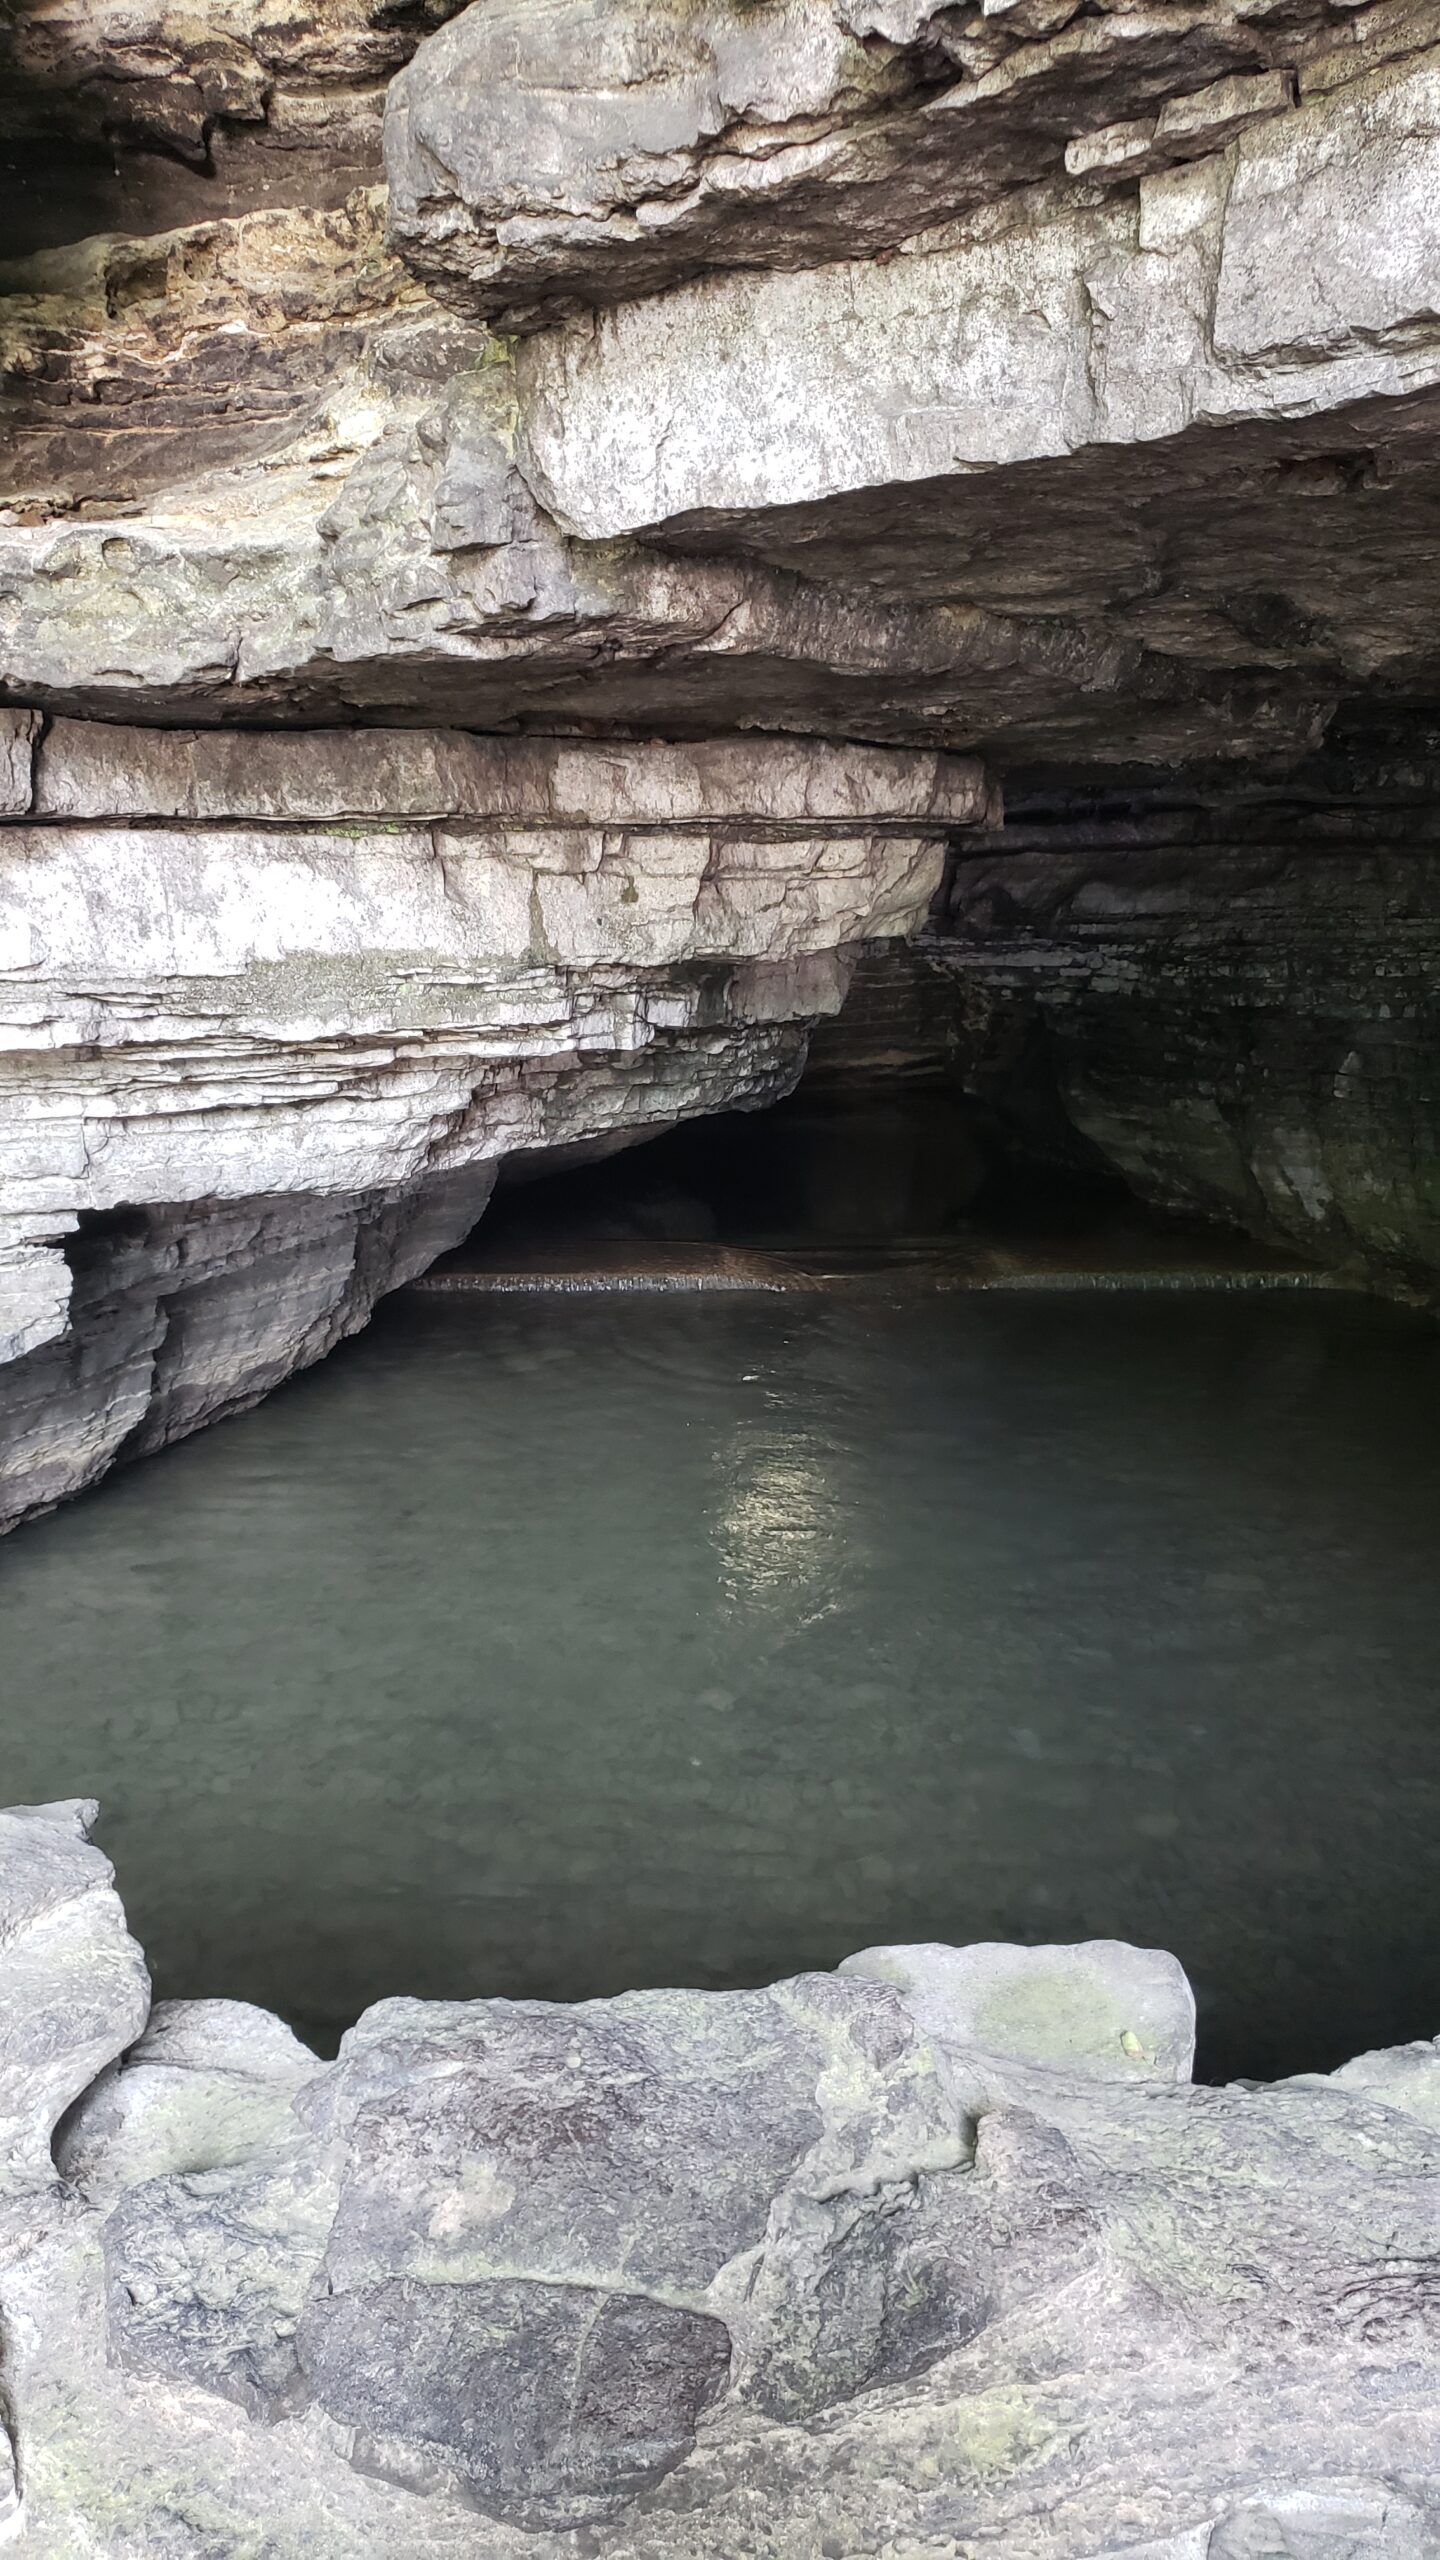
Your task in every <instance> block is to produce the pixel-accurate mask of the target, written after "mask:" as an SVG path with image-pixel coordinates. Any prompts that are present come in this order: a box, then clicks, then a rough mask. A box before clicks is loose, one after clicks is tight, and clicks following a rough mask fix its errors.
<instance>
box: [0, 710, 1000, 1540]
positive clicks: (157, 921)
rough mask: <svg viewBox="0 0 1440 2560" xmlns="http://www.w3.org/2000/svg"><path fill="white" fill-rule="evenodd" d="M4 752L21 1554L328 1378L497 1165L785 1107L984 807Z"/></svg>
mask: <svg viewBox="0 0 1440 2560" xmlns="http://www.w3.org/2000/svg"><path fill="white" fill-rule="evenodd" d="M7 741H8V748H9V763H8V775H9V789H8V805H9V811H10V820H9V823H8V824H7V825H6V826H5V827H4V829H3V833H0V991H3V992H0V1011H3V1019H4V1043H5V1046H4V1066H3V1087H0V1090H3V1094H4V1107H3V1111H0V1199H3V1204H4V1220H3V1224H0V1256H3V1264H0V1267H3V1268H4V1270H5V1275H6V1284H7V1295H6V1315H7V1326H6V1335H5V1345H4V1347H5V1354H6V1358H7V1361H8V1365H7V1366H6V1367H4V1368H3V1369H0V1414H3V1417H4V1430H3V1438H0V1486H3V1492H0V1518H5V1519H13V1518H14V1517H15V1516H16V1515H17V1514H18V1513H20V1512H23V1511H24V1510H26V1509H29V1508H32V1507H34V1506H35V1505H37V1504H43V1503H46V1502H51V1501H53V1500H55V1499H56V1498H57V1497H58V1496H59V1495H60V1494H63V1493H66V1492H70V1491H73V1490H75V1489H76V1488H77V1487H78V1486H80V1485H82V1484H84V1483H86V1482H88V1481H89V1480H90V1479H91V1478H92V1477H93V1476H94V1475H95V1474H96V1473H98V1472H99V1471H100V1469H101V1468H102V1467H103V1466H104V1465H105V1464H106V1463H107V1461H108V1459H109V1458H111V1457H113V1456H114V1455H115V1454H116V1453H117V1452H118V1451H120V1450H121V1449H122V1448H123V1449H125V1450H126V1451H127V1452H130V1453H136V1452H138V1451H141V1450H144V1449H149V1448H154V1447H158V1446H160V1445H161V1444H162V1443H163V1442H164V1441H166V1440H169V1439H172V1438H174V1437H175V1436H176V1435H177V1433H179V1432H181V1431H184V1430H188V1429H192V1428H194V1426H195V1425H196V1424H197V1423H199V1422H202V1421H206V1420H209V1419H210V1418H212V1417H213V1416H214V1415H215V1414H217V1413H220V1412H224V1411H227V1410H230V1409H233V1407H234V1406H236V1405H237V1404H239V1403H243V1402H246V1401H249V1400H251V1399H253V1397H254V1396H256V1395H258V1394H260V1393H262V1392H264V1390H265V1389H266V1388H268V1387H270V1386H273V1385H274V1384H275V1383H276V1382H277V1380H278V1379H279V1378H281V1377H283V1376H285V1375H286V1374H288V1372H289V1371H290V1370H291V1369H293V1368H295V1367H298V1366H300V1365H302V1364H303V1363H304V1362H305V1361H307V1360H310V1359H315V1358H317V1357H319V1356H320V1354H321V1353H322V1352H324V1351H325V1350H328V1349H329V1348H330V1346H331V1345H332V1343H334V1342H335V1341H336V1340H338V1339H339V1338H340V1337H341V1336H342V1335H343V1334H344V1333H346V1332H349V1331H351V1330H353V1328H354V1327H355V1326H356V1325H357V1324H361V1323H363V1322H364V1320H365V1318H366V1316H367V1315H368V1314H369V1312H370V1309H371V1307H372V1305H373V1303H374V1301H375V1298H376V1297H377V1295H378V1294H379V1293H380V1292H381V1291H382V1290H384V1289H385V1288H387V1287H393V1286H394V1285H395V1284H396V1283H397V1282H398V1281H399V1280H402V1279H404V1278H406V1277H408V1276H410V1275H411V1274H412V1273H414V1272H416V1271H418V1270H422V1269H423V1268H424V1267H425V1265H426V1263H427V1262H429V1261H430V1260H432V1259H433V1258H434V1256H435V1255H436V1254H437V1253H439V1252H441V1251H443V1250H444V1249H445V1247H446V1246H448V1245H450V1244H453V1243H455V1242H456V1241H458V1239H459V1237H460V1236H461V1235H463V1234H464V1232H465V1231H466V1229H467V1228H468V1227H469V1226H471V1225H472V1224H473V1223H474V1220H475V1218H476V1217H477V1216H478V1214H479V1212H480V1209H481V1208H482V1207H483V1205H484V1202H485V1199H486V1197H487V1195H488V1191H489V1188H490V1185H491V1183H492V1182H493V1179H494V1174H495V1168H496V1165H497V1164H498V1163H499V1162H500V1161H501V1160H502V1159H503V1158H504V1157H505V1156H506V1155H508V1154H510V1153H512V1152H515V1151H533V1150H536V1149H544V1148H560V1147H573V1146H574V1145H576V1144H577V1143H579V1142H585V1143H588V1144H592V1145H593V1144H595V1143H597V1142H600V1141H605V1142H608V1143H623V1142H624V1141H625V1140H626V1139H628V1138H631V1137H634V1136H637V1135H642V1134H644V1133H645V1131H646V1130H649V1129H658V1128H663V1127H666V1126H668V1125H669V1124H670V1123H671V1122H672V1121H674V1120H676V1119H678V1118H681V1117H683V1116H685V1115H686V1114H687V1113H690V1112H694V1111H699V1110H706V1109H721V1108H733V1107H734V1106H735V1105H737V1104H741V1105H743V1104H754V1103H760V1102H764V1101H766V1100H769V1099H772V1098H774V1097H775V1096H777V1095H778V1094H780V1093H782V1092H784V1091H786V1090H788V1087H789V1085H790V1084H791V1083H792V1082H793V1080H794V1078H795V1076H796V1075H797V1074H798V1072H799V1069H800V1065H801V1063H802V1060H803V1056H804V1046H805V1034H806V1031H807V1028H808V1026H809V1024H810V1023H811V1022H812V1021H814V1020H815V1019H816V1018H818V1017H819V1016H821V1015H823V1014H826V1013H828V1012H833V1010H834V1009H835V1007H836V1006H837V1005H838V1003H839V1001H840V998H841V996H842V994H843V992H844V988H845V984H846V980H847V976H848V967H849V957H848V955H849V951H850V948H851V946H853V945H854V944H856V943H857V942H858V941H860V940H861V939H864V938H866V937H869V936H871V935H875V934H880V935H885V934H891V933H904V932H906V931H908V930H911V929H913V928H914V927H915V926H916V925H917V924H918V923H919V922H920V921H921V920H922V918H923V917H924V915H925V912H926V910H927V907H928V905H929V903H930V901H931V899H932V897H933V895H934V892H935V890H936V888H937V886H938V883H939V880H940V876H941V871H942V867H943V862H944V852H945V845H946V842H947V839H948V838H949V836H950V834H951V833H952V831H953V830H955V829H956V828H962V829H963V828H965V827H966V826H968V825H973V824H975V823H978V822H979V821H980V820H982V819H983V818H984V817H985V815H986V813H987V810H988V809H989V808H990V805H991V803H990V794H989V790H988V786H987V784H986V782H985V779H984V776H983V774H982V772H981V771H980V769H979V768H978V767H977V766H975V765H974V764H973V763H969V762H966V761H964V760H961V759H956V758H937V757H934V756H927V755H918V754H909V755H907V754H903V753H897V752H893V751H892V752H887V751H883V750H870V751H867V750H865V749H862V748H857V747H832V746H827V745H826V744H824V743H823V742H820V741H814V740H805V741H774V742H770V743H761V742H758V741H756V742H751V741H728V740H723V739H720V740H713V741H710V742H708V743H704V744H700V745H695V746H689V747H674V746H666V745H662V744H656V743H651V744H628V745H623V746H620V745H617V746H611V747H605V748H601V747H595V746H587V745H585V744H583V743H579V742H574V741H564V740H553V739H537V738H526V739H493V738H479V737H475V736H472V735H465V734H460V733H445V732H437V731H426V730H419V729H414V730H405V731H386V730H369V731H362V732H331V731H324V730H310V731H304V732H296V733H274V732H272V733H269V734H266V733H257V732H246V733H244V734H241V735H235V734H226V733H224V732H219V731H185V730H165V731H161V730H153V729H152V730H145V729H125V728H123V727H119V726H116V725H109V726H101V725H98V724H95V725H91V724H86V723H83V722H72V721H66V720H57V721H54V722H52V723H51V724H49V726H48V727H47V726H46V725H45V724H44V723H43V722H42V721H41V720H40V719H39V718H38V716H36V715H32V714H19V715H9V719H8V732H7ZM66 1238H70V1239H72V1241H71V1242H70V1243H69V1244H68V1246H67V1245H66V1243H65V1241H64V1240H65V1239H66Z"/></svg>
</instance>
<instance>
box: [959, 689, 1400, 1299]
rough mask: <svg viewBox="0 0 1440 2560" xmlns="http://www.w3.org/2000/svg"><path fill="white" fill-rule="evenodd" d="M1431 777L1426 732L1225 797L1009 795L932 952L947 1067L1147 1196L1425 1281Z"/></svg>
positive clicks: (1175, 793)
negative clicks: (1012, 799)
mask: <svg viewBox="0 0 1440 2560" xmlns="http://www.w3.org/2000/svg"><path fill="white" fill-rule="evenodd" d="M1437 787H1440V763H1437V759H1436V754H1435V743H1434V739H1433V736H1432V735H1431V734H1430V732H1429V731H1428V729H1426V728H1424V727H1420V728H1418V729H1417V728H1409V729H1401V728H1397V729H1396V730H1395V731H1394V732H1393V733H1392V734H1391V735H1390V736H1389V738H1388V739H1386V738H1384V737H1382V738H1381V739H1379V740H1378V741H1377V740H1376V739H1375V738H1373V737H1367V736H1365V735H1363V734H1361V735H1359V736H1354V737H1352V738H1351V739H1350V740H1348V741H1347V742H1346V744H1345V746H1344V748H1343V750H1340V749H1337V750H1336V751H1333V752H1332V753H1331V754H1330V755H1328V756H1327V757H1325V758H1319V759H1316V760H1314V761H1313V762H1312V763H1309V764H1306V765H1303V766H1301V767H1300V768H1299V769H1298V770H1297V771H1296V773H1295V774H1294V775H1293V777H1292V778H1291V779H1290V780H1289V781H1287V782H1284V783H1280V782H1276V783H1271V784H1268V785H1264V786H1261V785H1259V784H1256V785H1253V786H1252V787H1251V789H1250V791H1249V792H1248V793H1245V794H1243V795H1242V794H1235V795H1234V796H1232V795H1231V794H1230V793H1229V792H1227V791H1225V790H1223V789H1221V790H1215V789H1214V788H1213V787H1212V789H1211V790H1210V791H1208V792H1207V791H1206V790H1205V789H1204V788H1200V787H1191V788H1189V789H1187V788H1185V787H1184V786H1183V785H1170V786H1168V787H1167V786H1165V785H1163V784H1158V783H1157V784H1153V785H1152V786H1151V787H1149V788H1148V789H1139V790H1135V791H1133V792H1131V793H1129V794H1126V793H1124V792H1117V793H1114V794H1109V795H1106V794H1100V793H1093V794H1078V795H1077V794H1067V793H1066V792H1064V791H1063V790H1062V791H1057V792H1055V793H1053V794H1037V795H1036V797H1035V799H1034V800H1033V801H1032V802H1030V803H1028V804H1027V803H1024V802H1021V803H1020V805H1019V806H1018V807H1017V809H1016V812H1015V814H1014V816H1013V818H1012V821H1011V823H1010V825H1009V827H1008V828H1007V829H1006V831H1005V833H1004V834H1003V835H1002V836H1001V837H999V838H997V839H995V840H993V842H992V845H991V847H990V848H989V849H988V850H987V851H985V852H981V851H980V850H979V849H978V848H977V850H976V852H975V854H974V856H973V858H972V857H968V856H967V857H966V858H965V859H963V860H962V861H961V862H960V863H959V864H958V866H957V868H956V871H955V875H954V879H953V882H952V884H951V889H950V892H949V903H948V910H947V917H946V921H945V925H944V928H943V930H942V931H940V932H939V933H938V934H937V936H936V937H935V938H934V939H933V940H931V941H930V942H928V943H927V947H926V955H925V956H926V961H927V963H928V964H929V965H930V966H932V967H933V968H935V969H936V970H938V971H940V972H941V973H942V974H943V975H944V976H945V977H946V978H948V981H949V984H950V986H951V988H952V990H953V1012H952V1015H951V1023H952V1031H953V1037H954V1042H955V1047H954V1050H953V1053H952V1055H953V1060H954V1063H955V1065H956V1066H957V1068H958V1070H959V1072H960V1073H961V1074H962V1075H964V1076H966V1077H967V1079H968V1080H969V1081H970V1083H971V1084H972V1086H973V1088H974V1089H975V1090H977V1091H983V1092H984V1093H985V1094H986V1095H987V1096H988V1097H989V1098H990V1099H992V1100H994V1101H996V1102H997V1103H998V1104H999V1105H1000V1107H1001V1108H1002V1109H1008V1110H1009V1111H1011V1112H1012V1113H1013V1115H1014V1118H1015V1122H1016V1125H1017V1126H1019V1127H1024V1128H1027V1129H1029V1130H1030V1131H1032V1132H1033V1133H1035V1134H1036V1135H1037V1136H1040V1137H1044V1136H1045V1135H1046V1134H1047V1132H1050V1133H1053V1132H1054V1131H1055V1130H1056V1129H1058V1128H1059V1127H1060V1126H1061V1125H1062V1124H1063V1123H1064V1122H1068V1123H1069V1125H1070V1126H1071V1127H1072V1128H1073V1129H1074V1130H1077V1131H1078V1132H1079V1133H1080V1135H1081V1138H1082V1140H1083V1141H1085V1142H1086V1143H1087V1144H1088V1146H1089V1148H1090V1149H1091V1150H1092V1151H1093V1158H1094V1159H1096V1160H1099V1161H1102V1162H1104V1163H1107V1164H1109V1165H1110V1166H1112V1167H1113V1168H1114V1169H1115V1170H1116V1171H1118V1172H1120V1173H1121V1174H1123V1175H1124V1177H1125V1179H1126V1181H1127V1182H1128V1183H1130V1185H1131V1186H1132V1187H1133V1188H1134V1189H1135V1190H1136V1191H1137V1192H1139V1193H1140V1194H1141V1196H1142V1197H1144V1198H1147V1199H1150V1200H1154V1201H1157V1202H1159V1203H1160V1204H1161V1205H1163V1206H1166V1207H1172V1208H1181V1209H1185V1210H1189V1211H1198V1212H1199V1213H1200V1214H1201V1215H1203V1216H1207V1217H1212V1218H1216V1219H1219V1220H1222V1221H1226V1222H1228V1223H1230V1224H1233V1225H1236V1226H1240V1227H1245V1228H1248V1229H1249V1230H1250V1231H1251V1232H1252V1233H1253V1234H1256V1235H1260V1236H1263V1237H1265V1238H1267V1239H1268V1240H1269V1241H1271V1242H1274V1243H1279V1244H1283V1245H1287V1246H1290V1247H1292V1248H1297V1249H1298V1250H1299V1251H1300V1252H1302V1253H1304V1254H1308V1255H1310V1256H1311V1257H1313V1258H1314V1259H1315V1260H1316V1261H1319V1262H1326V1263H1329V1264H1331V1265H1338V1266H1341V1267H1344V1268H1346V1269H1348V1270H1349V1271H1351V1272H1352V1273H1354V1274H1356V1275H1357V1276H1360V1277H1367V1276H1368V1277H1370V1278H1372V1279H1375V1278H1378V1279H1380V1280H1381V1281H1382V1283H1384V1284H1386V1285H1389V1286H1391V1287H1397V1286H1398V1287H1401V1288H1408V1289H1410V1290H1412V1291H1417V1292H1419V1293H1421V1294H1422V1295H1425V1296H1427V1297H1429V1296H1432V1295H1433V1292H1434V1287H1435V1277H1434V1275H1435V1271H1436V1268H1437V1265H1440V1193H1437V1189H1436V1181H1435V1165H1436V1162H1437V1156H1440V1122H1437V1110H1440V1098H1437V1093H1436V1083H1435V1075H1434V1059H1435V1054H1436V1040H1437V1037H1440V1016H1437V1010H1436V994H1435V988H1436V973H1437V967H1440V909H1437V891H1440V875H1437V870H1436V863H1435V853H1434V843H1435V832H1436V798H1437Z"/></svg>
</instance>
